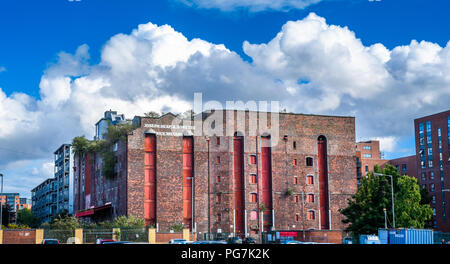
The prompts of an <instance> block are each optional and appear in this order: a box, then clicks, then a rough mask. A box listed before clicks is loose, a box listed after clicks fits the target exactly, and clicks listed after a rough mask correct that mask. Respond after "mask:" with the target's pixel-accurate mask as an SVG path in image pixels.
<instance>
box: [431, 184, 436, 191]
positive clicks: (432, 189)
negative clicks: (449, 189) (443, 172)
mask: <svg viewBox="0 0 450 264" xmlns="http://www.w3.org/2000/svg"><path fill="white" fill-rule="evenodd" d="M430 190H431V191H432V192H434V190H435V187H434V184H433V183H432V184H430Z"/></svg>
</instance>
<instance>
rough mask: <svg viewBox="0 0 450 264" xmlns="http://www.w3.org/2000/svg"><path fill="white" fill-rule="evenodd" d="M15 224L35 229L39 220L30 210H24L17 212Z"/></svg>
mask: <svg viewBox="0 0 450 264" xmlns="http://www.w3.org/2000/svg"><path fill="white" fill-rule="evenodd" d="M17 224H18V225H25V226H29V227H31V228H37V227H39V224H40V220H39V218H38V217H37V216H36V215H35V214H34V213H33V212H32V211H31V210H30V209H28V208H24V209H22V210H19V211H18V212H17Z"/></svg>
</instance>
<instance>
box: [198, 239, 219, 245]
mask: <svg viewBox="0 0 450 264" xmlns="http://www.w3.org/2000/svg"><path fill="white" fill-rule="evenodd" d="M192 244H201V245H202V244H203V245H205V244H209V245H210V244H227V242H226V241H223V240H204V241H196V242H194V243H192Z"/></svg>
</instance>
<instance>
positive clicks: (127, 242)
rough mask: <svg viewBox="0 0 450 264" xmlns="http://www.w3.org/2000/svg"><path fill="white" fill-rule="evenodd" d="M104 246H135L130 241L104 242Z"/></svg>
mask: <svg viewBox="0 0 450 264" xmlns="http://www.w3.org/2000/svg"><path fill="white" fill-rule="evenodd" d="M103 244H104V245H114V244H133V243H131V242H129V241H110V242H104V243H103Z"/></svg>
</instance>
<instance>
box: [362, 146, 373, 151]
mask: <svg viewBox="0 0 450 264" xmlns="http://www.w3.org/2000/svg"><path fill="white" fill-rule="evenodd" d="M363 149H366V150H371V149H372V147H371V146H363Z"/></svg>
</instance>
